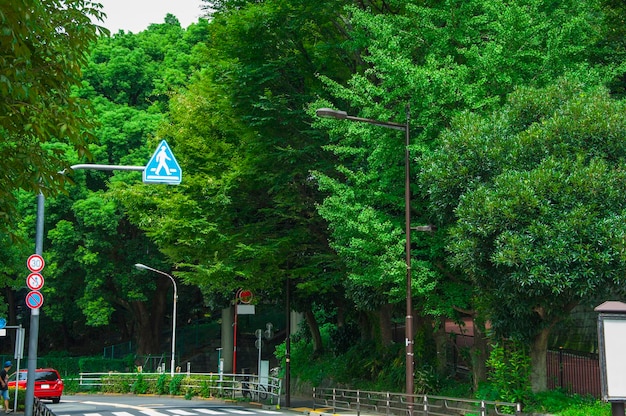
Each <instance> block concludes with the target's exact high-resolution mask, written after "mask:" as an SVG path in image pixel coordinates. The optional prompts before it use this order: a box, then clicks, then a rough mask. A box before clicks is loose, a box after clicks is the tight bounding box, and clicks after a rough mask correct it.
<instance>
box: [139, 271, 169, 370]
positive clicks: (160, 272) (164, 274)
mask: <svg viewBox="0 0 626 416" xmlns="http://www.w3.org/2000/svg"><path fill="white" fill-rule="evenodd" d="M135 267H136V268H137V269H139V270H150V271H151V272H155V273H158V274H162V275H163V276H167V277H169V278H170V280H171V281H172V284H173V285H174V306H173V311H172V360H171V363H170V373H171V375H172V377H174V368H175V365H176V358H175V357H176V300H177V299H178V289H177V287H176V280H174V278H173V277H172V276H171V275H169V274H167V273H165V272H162V271H161V270H157V269H154V268H152V267H149V266H146V265H145V264H141V263H137V264H135Z"/></svg>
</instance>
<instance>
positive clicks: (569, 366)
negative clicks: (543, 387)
mask: <svg viewBox="0 0 626 416" xmlns="http://www.w3.org/2000/svg"><path fill="white" fill-rule="evenodd" d="M546 361H547V367H548V368H547V370H548V388H549V389H557V388H561V389H563V390H565V391H567V392H569V393H576V394H581V395H591V396H593V397H597V398H599V397H600V396H601V395H602V391H601V390H602V388H601V384H600V364H599V360H598V354H590V353H582V352H578V351H569V350H564V349H560V350H558V351H548V356H547V359H546Z"/></svg>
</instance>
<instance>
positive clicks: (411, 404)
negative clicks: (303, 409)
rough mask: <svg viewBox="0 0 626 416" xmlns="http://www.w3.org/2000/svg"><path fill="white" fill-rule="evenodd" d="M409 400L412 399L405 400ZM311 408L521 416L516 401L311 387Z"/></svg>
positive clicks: (431, 415)
mask: <svg viewBox="0 0 626 416" xmlns="http://www.w3.org/2000/svg"><path fill="white" fill-rule="evenodd" d="M409 399H412V400H409ZM313 406H314V408H320V407H330V408H332V411H333V413H336V412H337V410H344V411H351V412H356V414H357V416H360V414H361V413H362V412H364V413H369V414H371V413H376V414H384V415H413V416H417V415H419V416H450V415H476V414H479V415H480V416H487V415H511V414H515V415H516V416H521V415H522V405H521V404H520V403H507V402H497V401H488V400H473V399H459V398H454V397H442V396H428V395H421V394H412V395H409V394H403V393H390V392H375V391H363V390H346V389H333V388H313Z"/></svg>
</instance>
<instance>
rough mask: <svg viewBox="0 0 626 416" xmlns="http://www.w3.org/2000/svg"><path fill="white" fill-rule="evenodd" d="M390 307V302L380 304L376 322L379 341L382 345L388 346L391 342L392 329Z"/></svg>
mask: <svg viewBox="0 0 626 416" xmlns="http://www.w3.org/2000/svg"><path fill="white" fill-rule="evenodd" d="M391 309H392V306H391V305H390V304H386V305H383V306H381V308H380V310H379V313H378V322H379V329H380V342H381V345H382V346H383V347H388V346H390V345H391V344H392V342H393V331H392V328H391Z"/></svg>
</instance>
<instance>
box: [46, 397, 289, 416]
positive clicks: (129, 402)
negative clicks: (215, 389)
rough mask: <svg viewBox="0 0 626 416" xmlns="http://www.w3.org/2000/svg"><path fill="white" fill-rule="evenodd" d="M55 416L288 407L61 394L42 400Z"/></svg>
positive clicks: (160, 415) (257, 412) (187, 415)
mask: <svg viewBox="0 0 626 416" xmlns="http://www.w3.org/2000/svg"><path fill="white" fill-rule="evenodd" d="M44 403H45V405H46V407H48V409H50V410H51V411H52V412H53V413H54V414H55V415H56V416H276V415H285V414H294V412H293V411H292V410H290V409H284V410H282V409H281V410H276V409H269V408H262V407H260V406H252V405H246V406H242V405H239V404H236V403H228V402H224V401H221V400H202V399H192V400H185V399H184V398H175V397H163V396H148V395H146V396H134V395H83V394H79V395H73V396H70V395H64V396H63V397H62V398H61V402H60V403H50V402H44Z"/></svg>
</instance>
